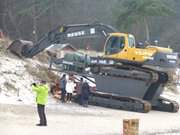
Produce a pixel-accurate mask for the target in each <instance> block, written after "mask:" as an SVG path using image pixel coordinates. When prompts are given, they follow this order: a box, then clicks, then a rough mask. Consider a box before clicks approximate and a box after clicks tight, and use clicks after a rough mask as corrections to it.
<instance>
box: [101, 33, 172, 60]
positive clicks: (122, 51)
mask: <svg viewBox="0 0 180 135" xmlns="http://www.w3.org/2000/svg"><path fill="white" fill-rule="evenodd" d="M119 39H120V40H119ZM115 40H116V41H115ZM118 40H119V41H118ZM113 42H114V43H113ZM120 42H121V47H118V46H119V45H118V44H119V43H120ZM113 44H114V45H113ZM113 49H114V50H116V51H114V52H113V51H111V50H113ZM157 52H164V53H171V52H172V49H170V48H163V47H157V46H146V47H145V48H136V46H135V38H134V36H133V35H131V34H125V33H111V34H110V35H109V37H108V38H107V40H106V43H105V46H104V53H105V54H104V57H108V58H113V59H122V60H127V61H134V62H144V61H146V60H149V59H150V60H152V59H153V56H154V55H155V54H156V53H157Z"/></svg>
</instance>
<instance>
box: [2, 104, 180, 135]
mask: <svg viewBox="0 0 180 135" xmlns="http://www.w3.org/2000/svg"><path fill="white" fill-rule="evenodd" d="M46 112H47V118H48V126H47V127H36V126H35V124H36V123H38V117H37V113H36V106H35V105H8V104H0V135H50V134H51V135H121V134H122V125H123V123H122V122H123V119H125V118H138V119H139V120H140V121H139V124H140V125H139V130H140V134H142V135H146V134H147V135H148V134H150V135H154V134H158V135H161V134H163V135H164V134H168V135H179V134H180V112H178V113H167V112H159V111H151V112H150V113H147V114H143V113H135V112H128V111H121V110H115V109H108V108H103V107H96V106H89V107H88V108H84V107H81V106H79V105H77V104H75V103H71V104H70V103H66V104H62V103H58V102H57V103H52V104H48V106H47V108H46Z"/></svg>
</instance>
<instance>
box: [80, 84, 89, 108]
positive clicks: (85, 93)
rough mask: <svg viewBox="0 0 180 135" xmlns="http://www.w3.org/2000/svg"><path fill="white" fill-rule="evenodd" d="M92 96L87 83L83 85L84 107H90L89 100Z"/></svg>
mask: <svg viewBox="0 0 180 135" xmlns="http://www.w3.org/2000/svg"><path fill="white" fill-rule="evenodd" d="M89 95H90V87H89V84H88V83H87V82H84V83H83V84H82V92H81V101H82V105H83V106H84V107H88V100H89Z"/></svg>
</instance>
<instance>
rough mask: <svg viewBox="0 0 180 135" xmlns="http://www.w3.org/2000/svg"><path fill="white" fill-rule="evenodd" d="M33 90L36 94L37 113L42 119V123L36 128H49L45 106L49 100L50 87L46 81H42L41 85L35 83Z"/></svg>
mask: <svg viewBox="0 0 180 135" xmlns="http://www.w3.org/2000/svg"><path fill="white" fill-rule="evenodd" d="M32 90H33V91H34V92H36V103H37V111H38V115H39V119H40V123H39V124H36V126H47V120H46V114H45V105H46V103H47V98H48V85H47V84H46V81H44V80H42V81H41V83H40V84H36V83H33V84H32Z"/></svg>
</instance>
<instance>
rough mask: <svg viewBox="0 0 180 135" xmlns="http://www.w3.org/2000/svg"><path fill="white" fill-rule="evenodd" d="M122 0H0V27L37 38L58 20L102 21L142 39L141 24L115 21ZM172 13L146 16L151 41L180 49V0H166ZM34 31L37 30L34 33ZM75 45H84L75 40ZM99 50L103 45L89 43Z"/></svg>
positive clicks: (9, 33)
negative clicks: (123, 23) (125, 24)
mask: <svg viewBox="0 0 180 135" xmlns="http://www.w3.org/2000/svg"><path fill="white" fill-rule="evenodd" d="M118 1H121V0H111V1H110V0H100V1H97V0H28V1H27V0H0V29H2V31H3V32H4V33H5V34H6V35H7V36H8V37H10V38H11V39H16V38H20V39H25V40H32V41H36V40H37V39H39V38H40V37H41V36H42V35H43V34H45V33H47V32H48V31H49V30H51V29H53V28H55V27H57V26H58V25H60V24H77V23H94V22H102V23H104V24H109V25H112V26H114V27H116V28H118V29H119V31H120V32H126V33H132V34H134V35H135V37H136V40H137V41H141V42H144V41H145V33H144V29H145V28H144V26H143V25H141V24H140V25H133V27H131V28H130V27H129V28H128V29H127V30H124V29H121V28H120V27H119V26H118V25H117V23H116V17H117V16H115V14H114V9H115V8H118V7H117V2H118ZM168 1H169V2H170V3H171V5H172V8H173V10H174V11H175V14H173V15H171V16H166V17H153V18H151V19H150V20H149V22H148V23H149V28H150V37H151V38H150V41H154V40H158V41H159V45H160V46H165V47H167V46H170V47H172V48H173V49H176V51H180V38H179V34H180V23H179V22H180V11H179V7H180V1H179V0H168ZM35 33H36V34H35ZM76 47H80V48H85V46H83V45H81V43H78V44H77V45H76ZM92 48H93V49H96V50H101V49H102V48H103V45H96V44H94V45H92Z"/></svg>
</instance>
